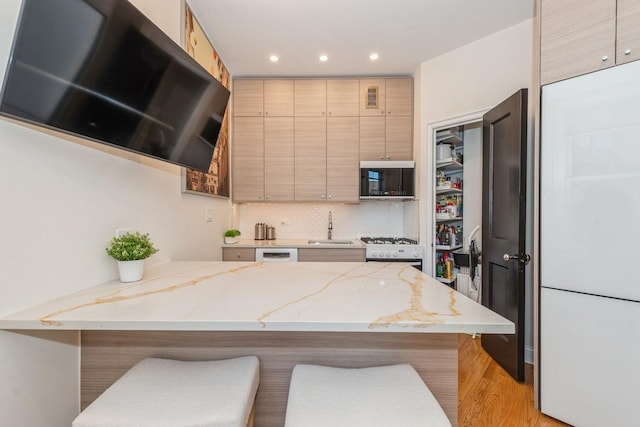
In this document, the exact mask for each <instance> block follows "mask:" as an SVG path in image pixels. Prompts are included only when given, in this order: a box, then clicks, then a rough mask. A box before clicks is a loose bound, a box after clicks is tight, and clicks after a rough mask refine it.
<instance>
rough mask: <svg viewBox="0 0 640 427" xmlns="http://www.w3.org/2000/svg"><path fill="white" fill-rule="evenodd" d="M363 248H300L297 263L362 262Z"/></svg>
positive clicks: (363, 258) (363, 256)
mask: <svg viewBox="0 0 640 427" xmlns="http://www.w3.org/2000/svg"><path fill="white" fill-rule="evenodd" d="M364 252H365V251H364V248H352V249H347V248H337V249H334V248H327V249H317V248H300V249H298V261H299V262H364V260H365V254H364Z"/></svg>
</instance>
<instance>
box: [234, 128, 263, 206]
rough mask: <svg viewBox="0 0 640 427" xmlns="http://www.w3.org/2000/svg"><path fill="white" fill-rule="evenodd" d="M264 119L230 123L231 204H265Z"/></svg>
mask: <svg viewBox="0 0 640 427" xmlns="http://www.w3.org/2000/svg"><path fill="white" fill-rule="evenodd" d="M263 141H264V119H263V118H262V117H235V118H234V120H233V200H234V201H237V202H240V201H242V202H254V201H261V200H264V142H263Z"/></svg>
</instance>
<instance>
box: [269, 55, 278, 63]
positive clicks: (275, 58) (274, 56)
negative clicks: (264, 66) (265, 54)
mask: <svg viewBox="0 0 640 427" xmlns="http://www.w3.org/2000/svg"><path fill="white" fill-rule="evenodd" d="M279 59H280V58H278V56H277V55H271V56H270V57H269V60H270V61H271V62H278V60H279Z"/></svg>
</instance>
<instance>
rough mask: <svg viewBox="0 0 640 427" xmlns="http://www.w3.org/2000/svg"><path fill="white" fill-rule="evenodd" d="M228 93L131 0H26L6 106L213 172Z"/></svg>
mask: <svg viewBox="0 0 640 427" xmlns="http://www.w3.org/2000/svg"><path fill="white" fill-rule="evenodd" d="M176 19H177V17H176ZM228 100H229V91H228V90H227V89H226V88H225V87H224V86H222V84H220V82H218V81H217V80H216V79H215V78H213V77H212V76H211V75H210V74H209V73H207V71H206V70H204V69H203V68H202V67H201V66H200V65H199V64H198V63H196V62H195V61H194V60H193V59H192V58H191V57H190V56H189V55H187V53H186V52H184V50H183V49H182V48H181V47H180V46H178V45H177V44H175V43H174V42H173V41H172V40H171V39H170V38H169V37H168V36H167V35H166V34H164V33H163V32H162V31H161V30H160V29H159V28H158V27H156V26H155V25H154V24H153V23H152V22H151V21H150V20H149V19H147V18H146V17H145V16H144V15H143V14H142V13H141V12H139V11H138V10H137V9H136V8H135V7H134V6H133V5H131V4H130V3H129V2H128V1H127V0H56V1H48V0H47V1H43V0H24V1H23V5H22V11H21V15H20V21H19V24H18V28H17V31H16V35H15V40H14V43H13V50H12V54H11V57H10V60H9V64H8V68H7V73H6V77H5V81H4V83H3V87H2V98H1V101H0V114H3V115H6V116H9V117H12V118H15V119H18V120H23V121H26V122H29V123H34V124H38V125H41V126H45V127H48V128H53V129H57V130H61V131H64V132H67V133H71V134H75V135H79V136H83V137H86V138H89V139H92V140H95V141H98V142H103V143H107V144H110V145H114V146H118V147H121V148H124V149H127V150H131V151H135V152H139V153H142V154H145V155H148V156H151V157H155V158H158V159H162V160H166V161H169V162H172V163H176V164H179V165H182V166H187V167H189V168H192V169H198V170H202V171H205V172H206V171H207V170H208V169H209V165H210V163H211V157H212V155H213V151H214V149H215V145H216V142H217V139H218V134H219V132H220V127H221V124H222V119H223V117H224V114H225V111H226V107H227V102H228Z"/></svg>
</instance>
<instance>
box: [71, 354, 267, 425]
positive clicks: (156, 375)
mask: <svg viewBox="0 0 640 427" xmlns="http://www.w3.org/2000/svg"><path fill="white" fill-rule="evenodd" d="M259 364H260V362H259V361H258V358H257V357H255V356H245V357H238V358H235V359H227V360H214V361H179V360H169V359H158V358H148V359H144V360H142V361H140V362H138V363H137V364H136V365H135V366H134V367H133V368H131V369H130V370H129V371H128V372H127V373H125V374H124V375H123V376H122V377H120V378H119V379H118V380H117V381H116V382H115V383H113V385H111V387H109V388H108V389H107V390H105V391H104V393H102V394H101V395H100V396H99V397H98V398H97V399H96V400H95V401H94V402H93V403H91V404H90V405H89V406H88V407H87V408H85V410H84V411H82V413H80V415H78V417H77V418H76V419H75V420H74V421H73V424H72V426H73V427H133V426H135V427H195V426H197V427H245V426H252V425H253V412H252V409H253V404H254V401H255V395H256V391H257V389H258V381H259Z"/></svg>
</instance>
